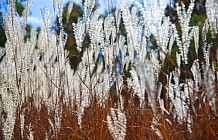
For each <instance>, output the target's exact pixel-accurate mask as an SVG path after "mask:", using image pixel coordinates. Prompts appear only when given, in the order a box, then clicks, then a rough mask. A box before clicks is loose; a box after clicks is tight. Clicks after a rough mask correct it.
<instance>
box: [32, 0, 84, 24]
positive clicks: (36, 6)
mask: <svg viewBox="0 0 218 140" xmlns="http://www.w3.org/2000/svg"><path fill="white" fill-rule="evenodd" d="M68 1H70V0H63V2H64V4H66V3H67V2H68ZM73 1H74V2H75V3H79V1H80V0H73ZM45 7H46V8H47V9H48V10H49V11H50V14H51V15H53V8H52V0H33V2H32V6H31V15H30V16H29V17H28V23H29V24H31V25H32V26H33V27H39V26H41V24H42V21H41V19H42V17H41V12H40V11H41V9H43V8H45Z"/></svg>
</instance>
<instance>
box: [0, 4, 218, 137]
mask: <svg viewBox="0 0 218 140" xmlns="http://www.w3.org/2000/svg"><path fill="white" fill-rule="evenodd" d="M30 5H31V1H30V0H27V4H26V9H25V10H24V13H23V15H24V17H25V18H24V19H23V21H22V22H21V21H20V20H19V17H18V15H17V13H16V12H15V0H9V9H10V10H9V13H8V14H7V15H4V16H3V19H4V29H5V33H6V36H7V42H6V44H5V48H3V49H1V50H0V55H1V56H3V60H2V62H1V63H0V89H1V90H0V101H1V102H0V103H1V106H0V110H1V116H0V117H1V126H0V127H1V129H0V138H1V139H6V140H9V139H103V140H105V139H118V140H122V139H130V140H134V139H135V140H139V139H216V138H217V135H218V121H217V120H218V118H217V117H218V116H217V111H218V110H217V103H218V97H217V87H218V86H217V53H218V52H217V43H216V40H217V27H218V22H217V19H218V16H217V15H218V14H217V11H218V9H217V5H218V3H217V2H216V1H213V0H207V1H206V10H207V19H206V20H205V23H204V26H203V28H202V33H200V32H199V31H200V30H199V27H198V26H194V27H193V26H190V25H189V22H190V19H191V15H192V11H193V9H194V0H191V1H190V5H189V7H185V6H184V5H183V4H177V5H176V7H177V14H178V19H179V23H180V26H179V27H181V31H178V30H179V29H177V27H178V26H176V25H175V24H174V23H172V22H171V21H170V19H169V17H166V16H165V15H164V10H165V8H166V6H167V3H166V2H165V1H158V0H154V1H153V4H152V5H151V6H150V7H147V6H146V3H145V2H144V3H140V2H139V1H135V3H134V5H133V6H130V5H129V4H128V1H127V0H123V1H118V4H117V8H116V9H115V12H114V13H110V12H109V14H108V15H107V16H106V17H105V18H103V17H102V16H101V15H100V14H99V12H98V11H97V10H93V9H94V7H95V1H93V0H85V1H84V3H83V10H84V14H83V17H81V18H79V19H78V22H77V23H72V26H73V29H74V35H75V39H76V44H77V49H78V51H83V57H82V61H81V62H80V63H79V65H78V67H77V68H76V69H71V66H70V64H69V60H68V52H67V51H66V50H65V43H66V41H67V34H66V33H65V31H64V25H63V24H62V23H63V17H62V7H63V3H62V1H61V0H53V5H54V12H56V13H55V15H57V16H58V22H59V29H60V32H59V33H56V32H55V31H53V30H52V29H51V26H52V22H51V20H50V18H51V15H50V13H49V12H48V10H47V9H43V10H42V11H41V13H42V16H43V23H44V26H43V27H42V29H41V31H40V33H39V36H38V37H37V33H36V31H35V30H34V29H33V30H32V31H31V35H30V38H28V39H24V38H25V36H26V31H25V28H26V20H27V18H28V16H27V15H28V14H29V6H30ZM110 5H111V4H110V2H109V1H108V7H110ZM72 8H73V3H71V4H69V8H68V14H70V13H71V12H70V11H71V10H72ZM137 8H138V9H139V12H140V14H137ZM108 11H110V10H109V9H108ZM212 11H213V12H212ZM68 16H69V15H68ZM68 18H69V17H68ZM121 25H124V26H125V29H124V32H125V33H126V34H123V33H122V32H121ZM86 37H88V38H89V39H90V44H89V47H88V48H84V47H83V46H84V38H86ZM153 38H154V39H153ZM193 42H194V43H193ZM151 43H152V44H153V45H152V47H149V46H150V45H149V44H151ZM175 48H178V51H176V52H175V51H172V50H175ZM191 48H192V50H193V48H194V51H192V50H191ZM99 52H102V53H99ZM2 54H3V55H2ZM192 54H194V56H196V57H190V55H192ZM99 55H102V56H103V59H99ZM173 56H175V57H174V58H173ZM201 56H203V59H201V58H202V57H201ZM215 56H216V57H215ZM189 58H193V59H189Z"/></svg>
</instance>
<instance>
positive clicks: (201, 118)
mask: <svg viewBox="0 0 218 140" xmlns="http://www.w3.org/2000/svg"><path fill="white" fill-rule="evenodd" d="M126 94H127V93H126ZM29 99H30V100H29V101H28V102H26V103H25V104H24V105H23V106H22V107H21V109H25V127H24V132H23V134H24V137H23V138H22V137H21V130H20V117H19V116H20V115H19V112H20V111H19V110H17V116H18V117H17V119H16V125H15V127H14V140H19V139H28V136H29V130H28V126H29V124H30V123H31V125H32V131H33V136H34V139H36V140H43V139H45V137H46V132H47V135H48V138H49V139H50V140H78V139H80V140H112V139H113V138H112V136H111V134H110V132H109V130H108V128H107V123H106V116H107V114H108V111H109V110H110V108H111V107H116V106H114V105H115V104H116V103H115V102H114V101H113V100H110V101H108V102H107V103H106V105H105V107H102V106H100V105H99V104H98V103H97V102H96V101H93V103H92V105H91V106H90V107H89V108H86V109H85V113H84V116H83V119H82V128H80V127H79V125H78V123H77V121H78V120H77V115H76V112H75V111H76V106H75V107H74V108H71V107H69V106H66V105H63V114H62V121H61V129H60V131H59V133H58V134H57V135H54V132H53V131H51V125H50V123H49V121H48V120H49V119H51V120H52V121H54V112H50V113H49V112H48V110H47V107H46V106H43V105H42V107H41V110H40V111H37V110H36V109H35V108H34V106H33V100H32V99H31V98H29ZM189 106H190V107H189V114H190V115H191V116H192V118H193V121H192V123H191V124H189V123H188V121H187V122H181V121H179V120H178V119H177V118H174V117H173V116H172V115H168V114H161V113H160V110H159V112H158V113H157V115H158V117H157V116H155V117H154V114H153V113H152V110H151V108H150V107H149V106H148V105H145V107H144V108H140V107H139V103H138V101H137V99H134V100H132V102H126V103H125V105H124V110H125V114H126V116H127V131H126V139H127V140H147V139H148V140H150V139H152V140H155V139H157V140H158V139H160V138H159V136H158V135H157V133H156V132H155V130H153V129H152V127H151V126H152V125H153V124H154V123H153V119H154V118H159V119H158V120H157V123H156V125H153V126H154V128H155V129H157V130H159V132H160V133H161V134H162V136H163V138H164V139H166V140H185V139H193V140H215V139H217V136H218V117H217V115H215V114H214V113H213V112H211V108H210V106H209V104H208V103H203V97H201V96H200V95H199V100H198V101H197V102H196V103H195V104H194V106H195V113H194V111H193V109H192V108H191V106H192V105H191V104H190V105H189ZM170 122H171V123H170ZM189 128H190V129H189ZM189 130H191V131H189ZM0 139H3V135H2V131H1V132H0Z"/></svg>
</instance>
